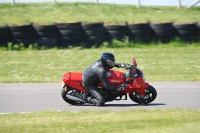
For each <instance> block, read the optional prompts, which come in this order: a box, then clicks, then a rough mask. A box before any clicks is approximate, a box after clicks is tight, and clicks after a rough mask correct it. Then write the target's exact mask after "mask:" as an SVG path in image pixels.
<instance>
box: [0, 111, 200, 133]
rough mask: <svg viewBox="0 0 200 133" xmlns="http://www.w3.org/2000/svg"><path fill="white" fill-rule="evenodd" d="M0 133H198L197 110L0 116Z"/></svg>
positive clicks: (48, 112) (199, 125) (43, 113)
mask: <svg viewBox="0 0 200 133" xmlns="http://www.w3.org/2000/svg"><path fill="white" fill-rule="evenodd" d="M0 123H1V125H0V132H3V133H5V132H6V133H10V132H12V133H19V132H20V133H27V132H29V133H50V132H59V133H75V132H76V133H94V132H95V133H132V132H134V133H149V132H150V133H158V132H159V133H175V132H176V133H199V131H200V111H199V110H183V109H166V110H157V109H155V110H126V111H94V110H93V111H92V110H91V111H80V112H69V111H67V112H55V111H45V112H42V113H24V114H19V113H11V114H0Z"/></svg>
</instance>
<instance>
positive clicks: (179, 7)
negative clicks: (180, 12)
mask: <svg viewBox="0 0 200 133" xmlns="http://www.w3.org/2000/svg"><path fill="white" fill-rule="evenodd" d="M178 9H181V0H178Z"/></svg>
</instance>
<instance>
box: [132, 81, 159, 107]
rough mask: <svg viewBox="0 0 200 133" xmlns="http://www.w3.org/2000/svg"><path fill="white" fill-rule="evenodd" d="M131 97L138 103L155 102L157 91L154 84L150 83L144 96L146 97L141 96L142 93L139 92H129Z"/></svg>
mask: <svg viewBox="0 0 200 133" xmlns="http://www.w3.org/2000/svg"><path fill="white" fill-rule="evenodd" d="M129 97H130V99H131V100H132V101H133V102H136V103H138V104H148V103H151V102H153V101H154V100H155V99H156V97H157V91H156V89H155V88H154V87H153V86H151V85H149V86H148V87H147V89H146V90H145V96H144V97H146V98H140V94H139V93H138V92H134V93H132V94H129Z"/></svg>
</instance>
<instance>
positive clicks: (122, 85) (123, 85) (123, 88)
mask: <svg viewBox="0 0 200 133" xmlns="http://www.w3.org/2000/svg"><path fill="white" fill-rule="evenodd" d="M125 89H126V84H121V85H120V86H119V87H118V88H117V90H125Z"/></svg>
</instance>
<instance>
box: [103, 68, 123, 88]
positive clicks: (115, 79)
mask: <svg viewBox="0 0 200 133" xmlns="http://www.w3.org/2000/svg"><path fill="white" fill-rule="evenodd" d="M123 75H124V72H120V71H117V70H107V71H106V76H107V79H108V81H109V83H110V84H113V85H121V84H124V82H125V81H124V77H123ZM101 86H103V84H102V83H99V87H101Z"/></svg>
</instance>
